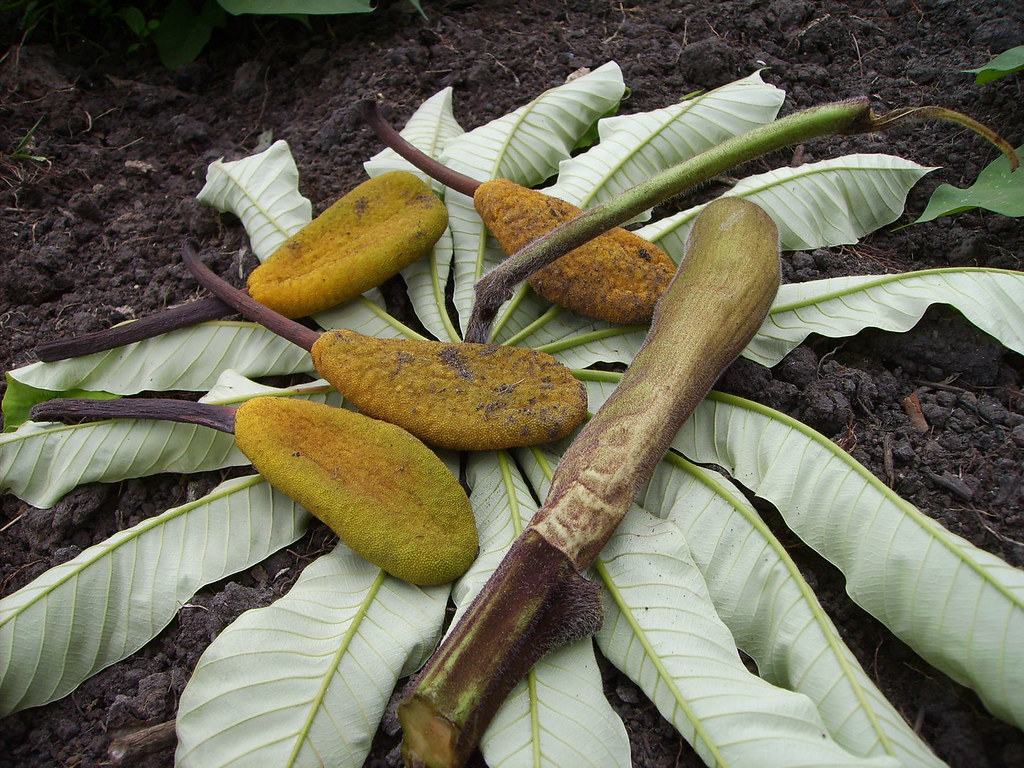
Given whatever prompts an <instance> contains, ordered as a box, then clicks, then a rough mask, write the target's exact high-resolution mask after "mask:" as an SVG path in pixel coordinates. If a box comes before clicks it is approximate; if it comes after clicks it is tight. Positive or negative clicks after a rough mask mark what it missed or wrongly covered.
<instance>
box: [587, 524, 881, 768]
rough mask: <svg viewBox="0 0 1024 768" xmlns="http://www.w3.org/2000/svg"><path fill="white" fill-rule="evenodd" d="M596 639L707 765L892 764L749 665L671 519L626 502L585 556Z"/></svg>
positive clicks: (805, 700) (800, 696)
mask: <svg viewBox="0 0 1024 768" xmlns="http://www.w3.org/2000/svg"><path fill="white" fill-rule="evenodd" d="M595 569H596V571H597V573H598V574H599V575H600V576H601V578H602V580H603V582H604V592H603V594H604V607H605V620H604V624H603V625H602V627H601V629H600V630H599V631H598V633H597V643H598V646H599V647H600V649H601V652H602V653H603V654H604V655H605V656H607V657H608V659H609V661H611V662H612V663H613V664H615V665H616V666H617V667H619V669H621V670H623V671H624V672H625V673H626V674H627V675H629V677H630V678H632V679H633V680H634V681H635V682H636V683H637V684H638V685H639V686H640V687H641V688H642V689H643V690H644V692H645V693H646V694H647V695H648V696H649V697H650V698H651V700H652V701H653V702H654V703H655V705H656V706H657V707H658V710H659V711H660V712H661V713H662V715H663V716H664V717H665V718H666V719H667V720H669V722H671V723H672V724H673V725H675V727H676V728H677V729H678V730H679V732H680V733H682V734H683V736H684V737H685V738H686V739H687V741H689V742H690V744H692V745H693V748H694V749H695V750H696V752H697V754H698V755H700V756H701V758H702V759H703V760H704V762H705V763H707V764H708V765H710V766H723V767H724V766H736V768H745V767H746V766H752V765H756V766H760V767H762V768H769V766H780V767H781V766H794V765H800V766H822V768H824V766H855V765H860V766H868V765H873V766H893V768H895V767H896V766H898V765H899V763H898V762H897V761H896V760H895V759H894V758H892V757H874V758H859V757H856V756H854V755H851V754H850V753H848V752H847V751H846V750H844V749H843V748H842V747H840V746H839V745H838V744H837V743H836V742H835V741H834V740H833V739H832V738H831V736H829V734H828V732H827V730H826V728H825V725H824V723H822V721H821V718H820V716H819V714H818V711H817V709H816V708H815V706H814V704H813V703H812V702H811V700H810V699H809V698H807V697H806V696H804V695H803V694H799V693H794V692H792V691H788V690H785V689H783V688H777V687H775V686H773V685H771V684H770V683H767V682H765V681H764V680H762V679H761V678H759V677H757V676H756V675H754V674H752V673H750V672H749V671H748V670H747V668H746V667H745V666H744V664H743V662H742V660H741V659H740V656H739V653H737V651H736V644H735V642H734V640H733V637H732V634H731V633H730V632H729V630H728V628H727V627H726V626H725V625H724V624H723V623H722V621H721V620H720V619H719V617H718V615H717V614H716V612H715V608H714V605H713V604H712V601H711V598H710V596H709V595H708V592H707V587H706V586H705V584H704V580H703V578H702V577H701V575H700V572H699V570H698V569H697V566H696V565H695V564H694V563H693V561H692V559H691V558H690V553H689V551H688V549H687V546H686V540H685V539H684V537H683V535H682V533H681V532H680V531H679V529H678V527H677V526H676V525H675V524H674V523H672V522H669V521H662V520H657V519H656V518H653V517H651V516H650V515H647V514H646V513H644V512H643V511H642V510H640V509H638V508H634V509H633V510H632V511H631V512H630V514H629V515H628V516H627V518H626V519H625V520H624V521H623V523H622V524H621V525H620V526H619V529H618V530H617V531H616V533H615V535H614V536H613V537H612V538H611V540H610V541H609V542H608V544H607V545H606V546H605V548H604V549H603V550H602V552H601V556H600V557H599V558H598V560H597V563H596V564H595Z"/></svg>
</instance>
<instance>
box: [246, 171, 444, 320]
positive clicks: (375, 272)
mask: <svg viewBox="0 0 1024 768" xmlns="http://www.w3.org/2000/svg"><path fill="white" fill-rule="evenodd" d="M447 225H448V211H447V210H446V209H445V207H444V203H442V202H441V200H440V198H438V196H437V195H435V194H434V193H433V192H432V191H431V190H430V187H429V186H427V185H426V184H425V183H424V182H422V181H421V180H420V179H419V178H418V177H417V176H414V175H413V174H411V173H406V172H405V171H393V172H391V173H385V174H382V175H381V176H378V177H376V178H373V179H370V180H369V181H366V182H363V183H362V184H360V185H359V186H358V187H356V188H355V189H353V190H352V191H351V192H349V193H348V194H347V195H345V196H344V197H342V198H341V199H340V200H338V202H336V203H335V204H334V205H332V206H331V207H330V208H328V209H327V210H326V211H324V212H323V213H321V214H320V215H319V216H317V217H316V218H315V219H313V221H311V222H310V223H309V224H307V225H306V226H305V227H303V228H302V229H301V230H300V231H299V232H297V233H296V234H294V235H293V236H292V237H290V238H289V239H288V240H286V241H285V242H284V244H283V245H281V247H280V248H278V249H277V250H276V251H274V253H273V254H271V255H270V257H269V258H268V259H267V260H266V261H265V262H263V263H262V264H261V265H260V266H258V267H257V268H256V269H254V270H253V271H252V273H251V274H250V275H249V280H248V287H249V294H250V295H251V296H252V297H253V298H254V299H256V301H258V302H260V303H261V304H264V305H266V306H268V307H270V308H271V309H273V310H275V311H276V312H279V313H280V314H282V315H284V316H285V317H305V316H306V315H312V314H314V313H316V312H321V311H323V310H325V309H328V308H329V307H334V306H337V305H338V304H341V303H343V302H346V301H348V300H349V299H353V298H355V297H356V296H358V295H359V294H361V293H364V292H365V291H368V290H369V289H370V288H373V287H374V286H377V285H380V284H381V283H382V282H384V281H385V280H387V279H388V278H389V277H392V276H393V275H396V274H398V272H399V271H400V270H402V269H403V268H405V267H406V266H408V265H409V264H411V263H412V262H414V261H415V260H416V259H418V258H419V257H420V256H422V255H423V254H425V253H426V252H427V251H428V250H430V248H431V247H432V246H433V245H434V243H436V242H437V240H438V238H439V237H441V234H442V233H443V232H444V230H445V227H446V226H447Z"/></svg>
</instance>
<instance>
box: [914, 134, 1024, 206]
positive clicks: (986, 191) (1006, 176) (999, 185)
mask: <svg viewBox="0 0 1024 768" xmlns="http://www.w3.org/2000/svg"><path fill="white" fill-rule="evenodd" d="M1017 154H1018V155H1020V154H1024V145H1021V146H1019V147H1017ZM974 208H984V209H986V210H989V211H995V212H996V213H1001V214H1002V215H1003V216H1015V217H1019V216H1024V171H1021V170H1020V169H1019V168H1018V169H1017V170H1015V171H1011V170H1010V161H1009V160H1007V158H1006V155H1000V156H999V157H997V158H996V159H995V160H993V161H992V162H991V163H989V164H988V165H987V166H985V168H984V169H983V170H982V172H981V173H979V174H978V178H977V179H976V180H975V182H974V183H973V184H971V186H969V187H967V189H960V188H958V187H954V186H952V185H950V184H940V185H939V186H938V188H937V189H936V190H935V191H934V192H933V193H932V196H931V199H929V200H928V205H927V206H925V209H924V213H922V214H921V215H920V216H919V217H918V218H917V219H916V220H915V221H914V223H915V224H920V223H922V222H925V221H932V220H933V219H937V218H939V217H940V216H949V215H950V214H953V213H960V212H961V211H969V210H972V209H974Z"/></svg>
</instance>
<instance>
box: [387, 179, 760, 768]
mask: <svg viewBox="0 0 1024 768" xmlns="http://www.w3.org/2000/svg"><path fill="white" fill-rule="evenodd" d="M779 271H780V270H779V236H778V230H777V229H776V228H775V224H774V223H773V222H772V220H771V218H770V217H769V216H768V215H767V214H766V213H765V212H764V211H763V210H761V209H760V208H758V207H757V206H756V205H754V204H753V203H750V202H748V201H746V200H742V199H739V198H722V199H720V200H716V201H714V202H712V203H710V204H709V205H708V206H707V208H706V209H705V210H704V211H703V212H702V213H701V214H700V216H698V217H697V220H696V221H695V223H694V226H693V229H692V230H691V233H690V237H689V239H688V241H687V252H686V256H685V258H684V259H683V262H682V265H681V266H680V268H679V270H678V271H677V272H676V275H675V277H674V278H673V280H672V282H671V283H670V285H669V287H668V288H667V290H666V291H665V293H664V295H663V296H662V298H661V300H660V301H659V302H658V305H657V307H656V309H655V313H654V318H653V321H652V323H651V330H650V332H649V333H648V335H647V339H646V340H645V342H644V345H643V347H642V348H641V349H640V351H639V352H638V353H637V355H636V357H635V358H634V360H633V362H632V363H631V364H630V366H629V368H628V369H627V370H626V372H625V373H624V374H623V376H622V380H621V381H620V383H619V386H618V387H617V388H616V389H615V391H614V392H613V393H612V395H611V396H610V397H609V398H608V400H607V401H606V402H605V403H604V405H602V406H601V408H600V410H599V411H598V412H597V414H595V416H594V418H593V419H591V421H590V422H589V423H588V424H587V425H586V426H585V427H584V428H583V430H582V431H581V432H580V433H579V435H578V436H577V437H576V439H575V440H573V442H572V445H571V446H570V447H569V449H568V450H567V451H566V453H565V454H564V455H563V456H562V458H561V460H560V461H559V463H558V468H557V469H556V471H555V476H554V478H553V479H552V483H551V488H550V489H549V491H548V496H547V499H546V500H545V503H544V506H543V507H541V508H540V510H538V512H537V514H536V515H534V517H533V520H531V522H530V524H529V526H527V528H526V530H525V531H524V533H523V534H522V536H521V537H520V538H519V539H517V540H516V542H515V543H514V544H513V546H512V548H511V549H510V550H509V552H508V554H507V555H506V556H505V558H504V560H503V561H502V563H501V565H500V566H499V568H498V569H497V570H496V571H495V573H494V574H493V575H492V576H491V578H490V579H489V580H488V581H487V583H486V584H485V585H484V588H483V590H482V591H481V592H480V594H479V595H478V596H477V597H476V599H475V600H474V601H473V602H472V603H471V604H470V607H469V608H468V610H467V611H466V613H465V614H464V615H463V616H462V618H461V619H460V620H459V621H458V623H457V624H456V625H455V627H454V628H453V629H452V631H451V632H450V633H449V634H448V636H447V637H446V638H445V640H444V642H443V643H442V645H441V647H440V648H439V649H438V651H437V653H435V655H434V657H433V658H432V659H431V660H430V661H429V662H428V664H427V666H426V667H425V668H424V670H423V672H422V673H421V675H420V677H419V679H418V680H417V682H416V685H415V687H414V688H413V689H412V691H411V692H410V694H409V695H408V697H407V698H406V699H405V701H403V702H402V704H401V705H400V707H399V720H400V721H401V723H402V727H403V729H404V733H405V744H404V747H403V754H404V755H405V758H406V762H407V764H409V765H412V766H418V765H424V766H431V768H457V767H458V766H462V765H464V763H465V761H466V760H467V759H468V757H469V755H470V754H471V752H472V750H473V749H474V748H475V746H476V744H477V743H478V741H479V739H480V737H481V736H482V734H483V732H484V729H485V728H486V727H487V724H488V723H489V722H490V718H491V716H492V715H493V714H494V712H495V711H496V709H497V706H498V705H499V704H500V703H501V701H503V700H504V698H505V696H506V695H507V694H508V692H509V691H510V690H511V689H512V687H513V686H514V685H515V684H516V683H517V682H518V680H519V678H520V677H522V675H523V674H525V672H526V671H527V670H528V669H529V668H530V666H532V664H533V663H534V662H535V661H536V660H537V659H538V658H540V656H541V655H543V654H544V653H545V652H547V651H548V650H550V649H551V648H553V647H554V646H555V645H557V644H559V643H561V642H564V641H565V640H567V639H571V638H574V637H579V636H580V634H581V633H585V632H589V631H592V629H591V628H592V627H594V626H595V624H597V623H599V619H598V616H599V610H598V608H596V607H595V604H596V598H595V597H594V593H595V592H596V588H595V587H594V586H593V585H590V584H589V583H587V582H586V580H585V579H584V578H583V576H582V574H583V572H584V571H585V570H586V569H587V568H588V567H589V566H590V565H591V564H592V563H593V561H594V559H595V558H596V557H597V555H598V553H599V552H600V550H601V548H602V547H603V546H604V545H605V543H606V542H607V541H608V539H609V538H610V537H611V536H612V534H613V533H614V532H615V529H616V528H617V527H618V525H619V523H620V522H621V520H622V518H623V517H624V516H625V514H626V512H627V511H628V509H629V507H630V505H631V503H632V501H633V499H634V498H635V496H636V493H637V490H638V489H639V488H640V486H641V485H642V484H643V483H644V482H646V480H647V479H648V478H649V477H650V475H651V472H652V471H653V470H654V467H655V466H656V465H657V463H658V461H659V460H660V459H661V458H662V456H663V455H664V453H665V451H666V450H667V449H668V447H669V444H670V443H671V441H672V439H673V437H674V436H675V434H676V431H677V430H678V429H679V427H680V426H681V425H682V423H683V422H684V421H685V420H686V419H688V418H689V417H690V414H691V413H692V412H693V409H694V408H695V407H696V406H697V404H698V403H699V402H700V401H701V400H702V399H703V398H704V396H705V395H706V394H707V392H708V390H709V389H710V388H711V386H712V384H714V382H715V379H716V378H717V377H718V376H719V374H720V373H721V372H722V371H723V370H724V369H725V367H726V366H727V365H728V364H729V363H730V362H731V361H732V360H733V359H734V358H735V357H736V355H738V354H739V353H740V351H741V350H742V349H743V348H744V347H745V346H746V345H747V343H748V342H749V341H750V339H751V337H752V336H753V335H754V333H756V332H757V329H758V328H759V327H760V326H761V323H762V321H763V319H764V317H765V316H766V315H767V313H768V309H769V308H770V306H771V302H772V300H773V299H774V297H775V293H776V291H777V289H778V285H779ZM556 622H558V623H560V624H561V626H562V630H561V631H559V630H558V629H557V628H556V627H555V626H554V625H555V623H556Z"/></svg>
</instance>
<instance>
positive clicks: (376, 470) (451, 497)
mask: <svg viewBox="0 0 1024 768" xmlns="http://www.w3.org/2000/svg"><path fill="white" fill-rule="evenodd" d="M235 440H236V442H237V443H238V447H239V448H240V449H241V450H242V452H243V453H244V454H245V455H246V456H248V457H249V459H250V460H251V461H252V463H253V466H254V467H255V468H256V470H257V471H258V472H259V473H260V474H261V475H263V476H264V477H265V478H266V479H267V481H268V482H269V483H270V484H271V485H272V486H274V487H275V488H277V489H278V490H280V491H281V492H282V493H284V494H285V495H287V496H288V497H289V498H291V499H293V500H294V501H297V502H298V503H300V504H302V505H303V506H304V507H306V509H308V510H309V511H310V512H312V513H313V514H314V515H316V516H317V517H318V518H320V519H321V520H323V521H324V522H325V523H327V525H328V526H329V527H330V528H331V530H333V531H334V532H335V533H337V534H338V537H339V538H340V539H341V540H342V541H343V542H345V543H346V544H347V545H348V546H349V547H351V548H352V549H353V550H355V551H356V552H357V553H359V554H360V555H362V556H363V557H365V558H366V559H367V560H369V561H370V562H372V563H373V564H375V565H377V566H379V567H380V568H383V569H384V570H385V571H387V572H388V573H390V574H391V575H393V576H396V577H398V578H400V579H405V580H406V581H410V582H412V583H414V584H420V585H424V586H430V585H434V584H444V583H446V582H449V581H451V580H452V579H456V578H458V577H459V576H461V575H462V574H463V573H465V572H466V570H467V569H468V568H469V566H470V564H472V562H473V560H474V559H475V558H476V552H477V544H478V541H477V531H476V523H475V521H474V519H473V510H472V508H471V506H470V503H469V498H468V497H467V496H466V492H465V491H464V490H463V488H462V486H461V485H460V484H459V481H458V478H456V477H455V476H454V475H453V474H452V473H451V472H450V471H449V470H448V468H447V467H446V466H445V465H444V462H442V461H441V460H440V459H439V458H438V457H437V455H436V454H435V453H434V452H433V451H431V450H430V449H429V448H428V447H427V446H425V445H424V444H423V443H421V442H420V441H419V440H417V439H416V438H415V437H413V436H412V435H410V434H409V433H408V432H406V431H405V430H404V429H402V428H401V427H396V426H395V425H393V424H388V423H386V422H383V421H377V420H376V419H371V418H370V417H368V416H364V415H362V414H358V413H354V412H352V411H347V410H345V409H342V408H331V407H330V406H327V405H323V404H321V403H314V402H310V401H308V400H293V399H291V398H282V397H259V398H254V399H252V400H249V401H247V402H246V403H244V404H243V405H242V406H241V407H239V408H238V411H237V412H236V414H235Z"/></svg>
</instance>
